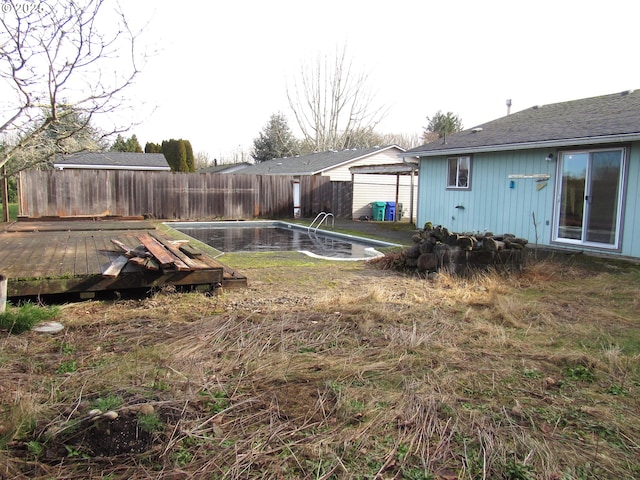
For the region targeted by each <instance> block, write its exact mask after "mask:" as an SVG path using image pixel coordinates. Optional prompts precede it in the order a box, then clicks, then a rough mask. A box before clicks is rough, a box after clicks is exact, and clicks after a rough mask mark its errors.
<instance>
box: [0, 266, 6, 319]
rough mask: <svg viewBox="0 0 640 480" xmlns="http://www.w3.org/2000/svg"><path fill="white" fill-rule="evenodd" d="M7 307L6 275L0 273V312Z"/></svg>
mask: <svg viewBox="0 0 640 480" xmlns="http://www.w3.org/2000/svg"><path fill="white" fill-rule="evenodd" d="M6 308H7V277H6V276H5V275H2V274H1V273H0V313H2V312H4V311H5V310H6Z"/></svg>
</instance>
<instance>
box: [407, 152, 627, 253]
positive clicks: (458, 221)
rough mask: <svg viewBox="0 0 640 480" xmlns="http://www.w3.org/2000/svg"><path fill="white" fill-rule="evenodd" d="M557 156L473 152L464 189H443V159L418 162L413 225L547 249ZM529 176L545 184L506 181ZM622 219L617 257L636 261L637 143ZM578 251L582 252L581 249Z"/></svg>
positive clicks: (580, 247)
mask: <svg viewBox="0 0 640 480" xmlns="http://www.w3.org/2000/svg"><path fill="white" fill-rule="evenodd" d="M581 148H586V147H581ZM549 153H553V154H554V160H553V161H550V162H548V161H546V157H547V155H548V154H549ZM557 158H558V152H557V151H555V149H553V150H549V149H534V150H517V151H509V152H490V153H478V154H475V155H473V160H472V161H473V163H472V172H471V189H470V190H447V189H446V188H445V181H446V173H447V157H444V156H443V157H432V158H428V159H427V158H422V159H421V161H420V162H421V163H420V178H419V192H420V197H419V199H418V217H417V225H418V226H423V225H424V223H425V222H427V221H429V222H432V223H433V224H434V225H442V226H445V227H447V228H449V229H450V230H452V231H456V232H485V231H491V232H493V233H495V234H501V233H507V232H508V233H513V234H515V235H517V236H521V237H524V238H527V239H528V240H529V242H530V243H532V244H535V243H538V244H540V245H551V244H552V243H551V238H552V228H553V222H554V218H553V214H554V208H555V206H554V199H555V189H556V176H557V172H556V169H557ZM531 174H548V175H549V180H548V181H547V182H546V186H544V187H540V186H541V185H542V184H543V183H544V182H537V181H536V180H535V179H533V178H512V179H510V178H509V176H510V175H531ZM511 181H513V188H510V182H511ZM539 187H540V189H539V190H538V188H539ZM456 206H463V207H464V209H462V208H455V207H456ZM534 214H535V225H534V218H533V217H534ZM623 219H624V220H623V223H622V228H623V230H622V244H621V250H620V252H619V253H620V254H621V255H623V256H628V257H636V258H640V143H634V144H632V145H631V148H630V149H629V162H628V163H627V171H626V182H625V199H624V205H623ZM554 246H559V245H558V244H557V243H556V244H554ZM567 248H570V247H567ZM578 248H579V249H580V250H588V247H585V246H583V245H581V246H579V247H578ZM594 250H595V251H602V250H599V249H594Z"/></svg>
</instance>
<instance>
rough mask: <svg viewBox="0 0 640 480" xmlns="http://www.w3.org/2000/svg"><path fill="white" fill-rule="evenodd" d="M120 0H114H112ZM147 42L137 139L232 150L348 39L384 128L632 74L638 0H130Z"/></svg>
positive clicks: (633, 78)
mask: <svg viewBox="0 0 640 480" xmlns="http://www.w3.org/2000/svg"><path fill="white" fill-rule="evenodd" d="M123 3H124V2H123ZM131 3H132V4H131V5H126V6H125V7H124V9H125V11H126V12H128V16H129V17H130V18H131V20H132V21H134V22H135V23H136V24H137V25H138V26H141V25H142V24H143V23H144V22H146V21H149V24H148V26H147V28H146V29H145V31H144V33H143V34H142V37H141V41H142V42H143V43H144V44H146V46H147V47H148V48H150V49H155V50H157V54H156V55H154V56H153V57H151V58H150V59H149V60H148V62H147V64H146V65H145V66H144V69H143V72H142V75H141V76H140V77H139V79H138V82H137V84H136V86H135V88H134V90H132V91H131V92H130V93H132V94H133V95H134V97H135V99H136V101H139V102H143V106H142V107H141V108H139V109H138V113H137V115H139V118H137V119H136V120H137V121H140V122H142V123H141V124H140V125H138V126H136V127H135V128H134V129H133V130H132V131H131V132H130V133H135V134H136V135H137V137H138V139H139V141H140V143H141V144H142V145H143V146H144V144H145V143H146V142H148V141H151V142H160V141H162V140H166V139H169V138H184V139H188V140H190V141H191V144H192V146H193V149H194V151H195V152H200V151H204V152H207V153H208V154H209V155H210V157H211V159H213V158H218V159H220V158H227V159H229V158H230V157H231V156H232V155H233V152H234V151H235V152H238V151H240V150H242V151H244V153H245V155H248V153H249V152H250V150H251V148H252V145H253V139H254V138H256V137H257V136H258V134H259V133H260V131H261V130H262V128H263V127H264V126H265V124H266V123H267V122H268V120H269V118H270V116H271V115H272V114H273V113H276V112H279V111H281V112H283V113H285V114H286V115H287V117H288V119H289V125H290V127H291V128H292V129H294V130H295V122H294V119H293V116H292V115H291V114H290V110H289V107H288V103H287V99H286V84H287V81H289V83H291V82H292V80H293V78H294V77H296V76H297V75H299V71H300V68H301V65H303V64H304V62H306V61H308V60H309V59H314V58H317V57H318V55H323V56H324V55H333V54H334V52H335V50H336V48H339V47H341V46H343V45H346V46H347V51H348V55H349V56H350V57H351V58H352V59H353V64H354V67H356V68H357V70H359V71H362V72H366V73H368V74H369V88H370V89H371V90H372V91H374V92H377V97H376V100H377V103H378V104H379V105H384V106H386V107H388V108H389V113H388V115H387V116H386V118H385V120H384V121H383V122H382V124H381V125H380V127H379V129H378V130H379V131H380V132H381V133H404V134H415V133H419V132H421V131H422V127H423V126H425V125H426V123H427V120H426V117H428V116H431V115H433V114H434V113H435V112H436V111H437V110H442V111H443V112H447V111H451V112H453V113H455V114H458V115H459V116H460V118H461V119H462V121H463V124H464V127H465V128H471V127H473V126H475V125H478V124H481V123H484V122H487V121H490V120H493V119H496V118H499V117H501V116H504V115H505V114H506V100H507V99H512V107H511V111H512V112H516V111H518V110H522V109H526V108H529V107H531V106H533V105H538V104H546V103H553V102H561V101H566V100H574V99H577V98H585V97H590V96H596V95H603V94H608V93H615V92H619V91H624V90H628V89H633V88H640V61H639V60H638V52H639V51H640V49H639V47H640V39H639V38H640V37H639V35H638V27H637V22H638V18H639V17H638V14H639V13H640V2H637V1H636V0H625V1H621V0H608V1H605V2H585V1H584V0H581V1H577V0H576V1H574V0H554V1H548V0H537V1H536V2H523V1H516V0H505V1H501V0H485V1H477V0H458V1H443V0H440V1H431V0H394V1H393V2H390V1H386V2H383V1H379V2H372V1H371V0H368V1H361V0H323V1H319V2H312V1H310V0H246V1H242V0H237V1H233V2H232V1H220V0H213V1H210V2H205V1H198V2H196V1H190V2H188V1H183V2H179V1H176V0H172V1H168V0H136V1H135V3H134V2H131Z"/></svg>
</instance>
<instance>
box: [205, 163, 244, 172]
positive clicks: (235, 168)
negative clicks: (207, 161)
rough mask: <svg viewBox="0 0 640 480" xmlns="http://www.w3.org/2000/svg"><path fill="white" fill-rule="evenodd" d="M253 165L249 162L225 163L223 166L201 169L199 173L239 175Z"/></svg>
mask: <svg viewBox="0 0 640 480" xmlns="http://www.w3.org/2000/svg"><path fill="white" fill-rule="evenodd" d="M251 165H252V164H251V163H248V162H242V163H223V164H222V165H215V166H211V167H205V168H201V169H200V170H198V173H237V172H239V171H240V170H244V169H245V168H247V167H250V166H251ZM243 173H244V172H243Z"/></svg>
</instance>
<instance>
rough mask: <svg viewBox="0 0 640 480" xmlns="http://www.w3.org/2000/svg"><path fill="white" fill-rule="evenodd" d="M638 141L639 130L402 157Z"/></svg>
mask: <svg viewBox="0 0 640 480" xmlns="http://www.w3.org/2000/svg"><path fill="white" fill-rule="evenodd" d="M633 141H640V132H636V133H625V134H620V135H606V136H599V137H580V138H562V139H557V140H544V141H538V142H519V143H505V144H500V145H481V146H476V147H458V148H456V147H452V148H442V149H439V150H423V151H414V152H405V153H404V154H403V155H402V156H403V157H441V156H445V155H458V154H469V153H486V152H503V151H506V150H526V149H531V148H557V147H566V146H569V145H597V144H604V143H617V142H633Z"/></svg>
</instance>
